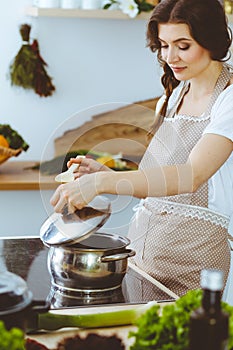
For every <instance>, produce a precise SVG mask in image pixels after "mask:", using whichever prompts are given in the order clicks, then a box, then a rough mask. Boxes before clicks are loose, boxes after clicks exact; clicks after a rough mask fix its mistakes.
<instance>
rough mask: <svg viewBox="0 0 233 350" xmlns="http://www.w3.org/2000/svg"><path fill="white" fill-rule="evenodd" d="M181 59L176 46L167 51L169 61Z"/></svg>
mask: <svg viewBox="0 0 233 350" xmlns="http://www.w3.org/2000/svg"><path fill="white" fill-rule="evenodd" d="M178 60H179V57H178V52H177V49H176V48H173V47H170V48H169V49H168V51H167V63H174V62H177V61H178Z"/></svg>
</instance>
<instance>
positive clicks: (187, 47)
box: [179, 45, 189, 51]
mask: <svg viewBox="0 0 233 350" xmlns="http://www.w3.org/2000/svg"><path fill="white" fill-rule="evenodd" d="M179 49H180V50H182V51H185V50H188V49H189V45H186V46H180V47H179Z"/></svg>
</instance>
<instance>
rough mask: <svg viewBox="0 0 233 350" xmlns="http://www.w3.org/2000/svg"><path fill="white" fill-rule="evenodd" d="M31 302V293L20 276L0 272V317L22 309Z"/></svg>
mask: <svg viewBox="0 0 233 350" xmlns="http://www.w3.org/2000/svg"><path fill="white" fill-rule="evenodd" d="M31 301H32V293H31V292H30V291H29V290H28V287H27V284H26V282H25V281H24V280H23V279H22V278H21V277H20V276H17V275H15V274H14V273H12V272H9V271H3V272H0V315H1V314H6V313H11V312H15V311H18V310H21V309H24V308H25V307H26V306H28V305H29V304H30V303H31Z"/></svg>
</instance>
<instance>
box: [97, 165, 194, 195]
mask: <svg viewBox="0 0 233 350" xmlns="http://www.w3.org/2000/svg"><path fill="white" fill-rule="evenodd" d="M193 190H194V188H193V176H192V168H191V165H190V164H188V163H187V164H181V165H175V166H165V167H156V168H153V169H146V170H136V171H123V172H116V171H115V172H112V173H109V172H104V173H102V174H101V175H100V178H99V181H98V185H97V191H98V193H111V194H119V195H132V196H134V197H138V198H145V197H148V196H150V197H161V196H171V195H176V194H181V193H188V192H192V191H193Z"/></svg>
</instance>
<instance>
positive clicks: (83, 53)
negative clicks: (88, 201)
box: [0, 0, 162, 236]
mask: <svg viewBox="0 0 233 350" xmlns="http://www.w3.org/2000/svg"><path fill="white" fill-rule="evenodd" d="M43 1H45V2H46V1H49V0H42V2H43ZM50 1H55V0H50ZM56 1H57V0H56ZM32 5H35V2H33V0H17V1H14V0H8V1H5V2H4V3H2V9H1V13H0V28H1V30H0V36H1V38H0V57H1V59H0V93H1V103H0V123H1V124H10V125H11V127H12V128H14V129H16V130H17V131H18V132H19V133H20V134H21V135H22V136H23V138H24V139H25V140H26V141H27V142H28V144H29V145H30V148H29V149H28V151H27V152H23V153H22V154H20V156H19V157H18V158H14V159H13V158H12V159H10V160H8V161H7V162H11V161H40V160H42V159H43V160H46V159H51V158H52V157H53V156H54V139H55V138H57V137H59V136H61V135H62V134H63V133H64V132H65V131H67V130H70V129H72V128H76V127H78V126H80V125H82V124H83V123H85V122H86V121H87V120H90V119H91V118H92V116H93V114H95V112H96V113H97V114H98V113H99V111H108V110H109V109H111V108H112V106H115V108H117V107H118V106H122V105H126V104H129V103H134V102H137V101H144V100H147V99H153V98H155V97H157V96H160V95H161V92H162V88H161V84H160V73H161V72H160V68H159V66H158V64H157V60H156V57H155V55H154V54H152V53H151V52H150V50H149V49H148V48H146V39H145V37H146V24H147V16H144V17H143V18H140V16H136V17H135V18H133V19H131V18H130V17H129V16H126V17H127V18H126V19H125V18H124V17H123V18H122V19H116V18H114V19H107V18H95V16H93V18H82V17H77V18H73V17H60V16H57V17H56V16H31V15H30V14H29V13H30V12H27V11H26V9H27V8H28V7H31V6H32ZM105 11H110V10H105ZM106 17H107V16H106ZM148 17H149V15H148ZM24 23H27V24H29V25H31V35H30V36H31V40H33V39H37V40H38V43H39V49H40V54H41V56H42V57H43V59H44V60H45V62H47V64H48V66H47V67H46V70H47V73H48V74H49V76H51V77H52V82H53V84H54V86H55V87H56V91H55V92H54V93H53V94H52V96H48V97H40V96H39V95H38V94H35V92H34V91H33V90H30V89H29V90H25V89H23V88H21V87H15V86H12V85H11V80H10V76H9V67H10V65H11V64H12V62H13V59H14V57H15V56H16V54H17V52H18V51H19V49H20V47H21V45H22V38H21V36H20V33H19V28H20V25H22V24H24ZM126 119H127V116H126ZM122 151H123V152H124V151H125V150H122ZM0 175H1V165H0ZM52 193H53V190H43V191H38V190H27V191H25V190H17V191H15V190H0V196H1V201H0V212H1V214H0V215H1V230H0V236H15V235H19V236H20V235H38V234H39V228H40V225H41V224H42V223H43V221H44V220H45V219H46V218H47V216H48V211H49V209H48V207H49V204H48V203H49V198H50V197H51V195H52ZM136 203H137V200H135V199H132V198H123V199H122V201H120V203H119V200H117V201H115V200H114V205H115V206H116V208H117V209H116V211H117V215H116V216H115V217H114V216H113V217H112V218H111V219H110V220H109V221H108V222H107V224H106V226H105V230H108V229H109V230H110V231H115V232H118V233H122V234H127V225H128V223H129V220H130V217H131V216H132V214H133V210H132V208H133V206H134V205H135V204H136Z"/></svg>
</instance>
